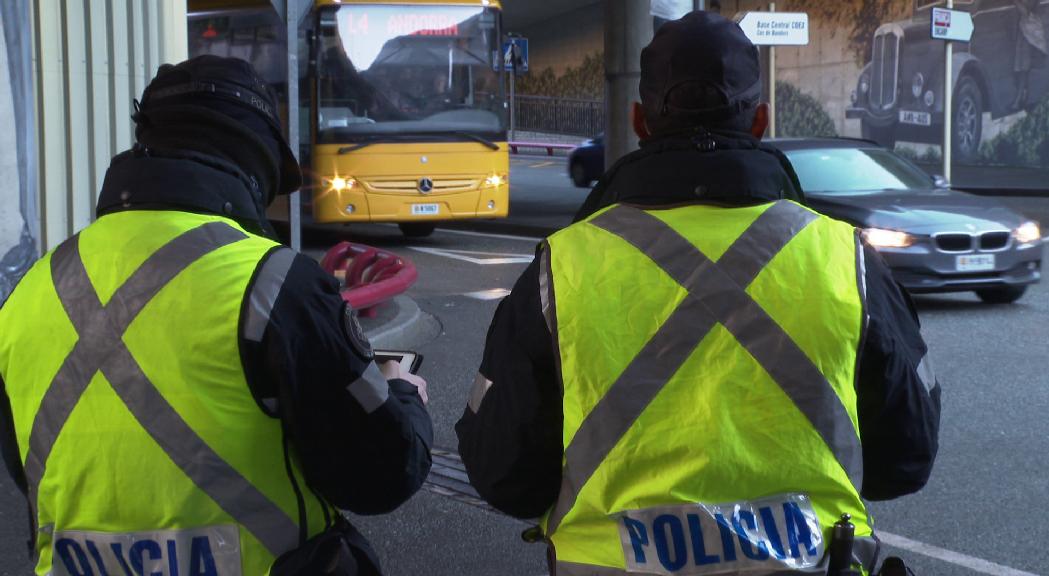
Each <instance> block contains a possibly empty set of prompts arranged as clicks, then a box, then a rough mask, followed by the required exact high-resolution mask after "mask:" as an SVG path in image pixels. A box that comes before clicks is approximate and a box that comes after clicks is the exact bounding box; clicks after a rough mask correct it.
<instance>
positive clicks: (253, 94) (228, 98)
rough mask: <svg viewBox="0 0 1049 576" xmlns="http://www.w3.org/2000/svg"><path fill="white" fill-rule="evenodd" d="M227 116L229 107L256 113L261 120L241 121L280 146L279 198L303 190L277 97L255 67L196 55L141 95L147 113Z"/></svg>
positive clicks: (168, 69) (164, 71) (163, 71)
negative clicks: (170, 109) (195, 110)
mask: <svg viewBox="0 0 1049 576" xmlns="http://www.w3.org/2000/svg"><path fill="white" fill-rule="evenodd" d="M209 102H210V103H213V105H212V106H210V108H213V109H215V110H217V111H220V112H221V111H223V109H224V108H225V107H226V105H227V104H233V105H235V106H238V107H240V108H242V109H247V110H251V111H253V112H255V113H256V114H257V115H258V116H259V117H260V118H261V119H262V120H263V121H264V125H265V128H263V127H262V124H259V123H258V122H242V124H244V126H245V127H246V128H248V129H250V130H251V131H253V132H255V133H259V132H260V131H268V133H265V134H258V135H259V136H260V137H261V138H262V139H263V141H265V142H269V141H276V142H277V145H278V148H279V150H278V153H279V156H280V158H279V159H278V162H279V168H280V182H279V183H278V184H277V193H278V194H289V193H291V192H294V191H295V190H298V189H299V188H300V187H301V186H302V172H301V170H300V169H299V163H298V161H297V160H296V159H295V155H294V154H293V153H292V151H291V148H290V147H289V146H288V142H287V140H285V139H284V133H283V132H282V130H281V125H280V118H279V117H278V116H277V97H276V95H275V94H274V92H273V89H272V88H270V86H269V85H268V84H266V82H265V81H264V80H262V78H260V77H259V75H258V74H257V73H256V72H255V69H254V68H252V66H251V64H249V63H247V62H245V61H244V60H240V59H237V58H222V57H220V56H211V55H205V56H197V57H196V58H191V59H189V60H186V61H184V62H180V63H179V64H175V65H172V64H165V65H163V66H161V67H160V69H159V70H157V75H156V77H155V78H153V81H152V82H150V83H149V86H146V90H145V91H144V92H143V93H142V102H141V103H140V104H139V108H140V109H141V110H142V111H143V112H147V113H148V112H149V111H150V110H151V109H155V108H161V107H164V106H185V105H201V106H208V103H209Z"/></svg>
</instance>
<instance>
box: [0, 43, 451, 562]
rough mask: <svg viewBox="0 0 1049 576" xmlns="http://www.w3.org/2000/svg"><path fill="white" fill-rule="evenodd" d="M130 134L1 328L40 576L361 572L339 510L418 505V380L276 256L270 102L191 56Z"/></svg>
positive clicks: (1, 427) (351, 533)
mask: <svg viewBox="0 0 1049 576" xmlns="http://www.w3.org/2000/svg"><path fill="white" fill-rule="evenodd" d="M136 108H139V106H138V103H136ZM135 120H136V123H137V129H136V139H137V144H136V145H135V147H134V149H133V150H131V151H129V152H126V153H124V154H121V155H119V156H117V157H116V158H114V159H113V162H112V165H111V166H110V168H109V171H108V172H107V173H106V178H105V184H104V186H103V189H102V191H101V194H100V197H99V201H98V211H97V213H98V220H97V221H96V222H95V223H94V224H92V225H90V226H88V227H87V228H86V229H84V230H82V231H80V233H79V234H77V235H75V236H74V237H72V238H70V239H69V240H67V241H65V242H63V243H62V244H61V245H59V246H58V248H56V249H55V250H54V251H52V252H50V253H48V254H47V255H45V256H44V258H42V259H41V260H40V261H39V262H38V263H37V264H36V265H35V266H34V267H33V269H32V270H31V271H30V272H29V273H28V274H27V275H26V276H25V277H24V279H23V280H22V281H21V283H20V284H19V285H18V286H17V288H16V289H15V290H14V292H13V293H12V295H11V296H10V298H9V299H8V300H7V301H6V302H5V303H4V304H3V307H2V308H0V392H2V394H0V446H2V453H3V456H4V460H5V462H6V464H7V467H8V469H9V470H10V472H11V474H12V476H13V477H14V478H15V480H16V483H17V484H18V485H19V486H20V487H21V488H22V490H23V492H24V493H26V495H27V498H28V501H29V507H30V516H31V517H30V522H31V524H32V527H33V528H32V534H31V541H30V546H31V552H32V553H35V555H36V557H37V559H36V573H37V574H53V575H55V576H72V575H76V576H85V575H113V576H115V575H118V574H119V575H130V574H153V575H164V576H184V575H187V574H191V575H210V576H230V575H244V576H249V575H260V574H267V573H270V570H271V568H272V573H273V574H328V573H333V574H378V573H379V569H378V562H377V560H376V558H375V554H374V552H372V550H371V549H370V547H369V546H368V544H367V542H366V541H365V540H364V539H363V537H362V536H361V535H360V534H359V533H358V532H356V531H355V530H354V529H353V528H352V527H350V526H349V525H348V524H347V523H346V521H345V520H344V519H343V517H342V515H341V513H340V512H339V509H349V510H352V511H354V512H358V513H362V514H378V513H384V512H388V511H390V510H392V509H394V508H396V507H397V506H399V505H400V504H401V503H402V502H404V501H405V500H406V499H407V498H409V497H410V496H411V495H412V494H413V493H414V492H415V491H416V490H417V489H418V488H419V487H420V485H421V484H422V482H423V480H424V479H425V477H426V474H427V472H428V471H429V466H430V456H429V448H430V445H431V443H432V434H433V433H432V428H431V423H430V419H429V416H428V414H427V412H426V409H425V407H424V402H425V382H423V381H422V380H421V379H418V378H416V377H414V376H411V375H404V374H399V373H397V372H396V370H395V369H393V368H392V367H386V372H385V373H384V372H383V371H382V370H383V369H381V368H380V367H378V366H377V365H376V364H375V362H374V361H373V358H372V352H371V350H370V348H369V346H368V343H367V340H366V339H365V338H364V336H363V333H362V332H361V329H360V325H359V324H358V323H357V321H356V317H355V316H354V315H353V314H352V313H351V310H349V309H348V308H347V307H346V305H345V304H344V303H343V302H342V300H341V298H340V297H339V292H338V286H337V283H336V282H335V280H334V279H333V278H331V277H330V276H326V275H325V274H324V273H323V271H322V270H321V269H320V267H319V266H318V265H317V264H316V262H314V261H312V260H311V259H309V258H307V257H304V256H301V255H299V254H296V253H295V252H293V251H291V250H289V249H287V248H284V247H282V246H281V245H280V244H278V243H277V242H276V241H274V240H273V239H272V234H271V233H270V232H271V228H270V225H269V224H268V223H267V221H266V218H265V214H264V211H265V208H266V206H267V204H269V203H270V202H271V201H272V200H273V199H274V196H275V195H277V194H286V193H289V192H291V191H293V190H295V189H297V188H298V187H299V186H300V183H301V176H300V173H299V169H298V165H297V163H296V161H295V158H294V157H293V156H292V154H291V151H290V150H289V148H288V145H287V143H286V142H285V141H284V139H283V137H282V136H281V131H280V126H279V123H278V118H277V116H276V102H275V99H274V98H273V95H272V91H270V89H269V88H267V86H266V85H265V84H264V83H263V82H262V81H261V80H260V79H259V78H258V77H257V75H256V74H255V72H254V71H253V70H252V69H251V66H250V65H248V64H247V63H246V62H243V61H240V60H234V59H225V58H217V57H211V56H205V57H199V58H196V59H193V60H189V61H187V62H183V63H181V64H179V65H177V66H170V65H166V66H164V67H161V69H160V71H159V72H158V74H157V77H156V78H155V79H154V80H153V82H152V83H151V84H150V85H149V86H148V87H147V88H146V90H145V92H144V94H143V97H142V102H141V106H140V109H138V111H137V113H136V114H135ZM316 561H321V562H323V563H325V564H333V565H337V566H338V568H337V569H334V571H332V572H328V571H325V569H326V567H325V568H317V567H313V568H311V567H310V566H311V564H310V563H311V562H316ZM275 563H276V565H275ZM278 567H279V568H278Z"/></svg>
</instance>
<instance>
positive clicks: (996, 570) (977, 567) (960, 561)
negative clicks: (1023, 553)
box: [877, 530, 1038, 576]
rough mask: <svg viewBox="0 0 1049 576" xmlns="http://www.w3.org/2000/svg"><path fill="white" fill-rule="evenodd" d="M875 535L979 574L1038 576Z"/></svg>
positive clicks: (920, 544)
mask: <svg viewBox="0 0 1049 576" xmlns="http://www.w3.org/2000/svg"><path fill="white" fill-rule="evenodd" d="M877 534H878V539H879V540H881V541H882V542H884V543H886V544H888V545H889V546H893V547H895V548H900V549H902V550H907V551H908V552H914V553H915V554H921V555H922V556H928V557H930V558H935V559H937V560H942V561H944V562H947V563H948V564H954V565H955V566H961V567H962V568H968V569H969V570H973V571H975V572H980V573H981V574H990V575H991V576H1038V575H1037V574H1034V573H1031V572H1024V571H1023V570H1017V569H1015V568H1010V567H1008V566H1002V565H1001V564H995V563H994V562H988V561H987V560H981V559H980V558H974V557H972V556H967V555H965V554H961V553H959V552H953V551H951V550H945V549H943V548H938V547H936V546H933V545H931V544H926V543H924V542H918V541H916V540H911V539H910V538H906V537H904V536H898V535H896V534H890V533H888V532H882V531H880V530H879V531H878V532H877Z"/></svg>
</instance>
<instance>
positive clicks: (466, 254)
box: [409, 246, 535, 266]
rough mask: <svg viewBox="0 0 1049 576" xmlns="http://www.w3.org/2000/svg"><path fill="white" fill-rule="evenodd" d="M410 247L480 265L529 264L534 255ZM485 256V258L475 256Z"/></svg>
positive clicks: (417, 250)
mask: <svg viewBox="0 0 1049 576" xmlns="http://www.w3.org/2000/svg"><path fill="white" fill-rule="evenodd" d="M409 248H410V249H412V250H415V251H416V252H423V253H424V254H433V255H434V256H443V257H445V258H451V259H453V260H461V261H463V262H469V263H471V264H478V265H481V266H494V265H498V264H531V263H532V260H535V256H532V255H522V254H505V253H500V252H475V251H472V250H448V249H444V248H423V247H421V246H409ZM477 256H487V258H477Z"/></svg>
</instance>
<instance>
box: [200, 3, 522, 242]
mask: <svg viewBox="0 0 1049 576" xmlns="http://www.w3.org/2000/svg"><path fill="white" fill-rule="evenodd" d="M259 4H260V3H258V2H255V3H252V2H245V0H239V1H237V0H230V1H227V2H222V1H221V0H191V1H190V3H189V7H190V20H189V38H190V53H191V55H197V54H203V53H210V54H217V55H223V56H238V57H242V58H245V59H247V60H249V61H252V63H253V64H255V65H256V68H257V69H259V72H260V74H262V75H263V76H264V77H267V79H269V77H270V76H272V78H273V80H271V81H272V82H273V84H274V86H275V87H276V88H277V89H278V91H281V90H282V86H283V85H282V84H281V80H280V77H281V74H282V73H283V71H284V70H286V66H285V65H284V64H283V63H280V62H276V61H274V60H273V58H272V57H271V55H272V54H273V50H272V48H267V42H270V43H273V42H277V41H279V42H281V43H283V36H284V35H283V34H282V33H280V32H281V29H280V28H279V21H276V20H275V18H276V16H275V14H273V12H272V10H270V9H268V8H267V7H266V6H265V4H266V3H265V2H263V3H261V4H262V5H261V6H260V5H259ZM267 18H268V19H270V22H271V24H272V23H275V24H277V25H278V27H277V28H276V29H275V30H276V32H273V31H271V30H273V29H272V26H271V25H270V24H267V23H266V19H267ZM303 26H304V30H303V31H302V32H301V33H300V42H299V44H300V45H299V46H298V47H297V49H298V51H299V53H300V54H301V55H302V56H301V57H300V61H302V63H303V66H301V67H300V68H301V72H300V82H299V86H300V100H301V101H302V105H303V106H302V108H301V110H300V118H301V119H302V121H301V122H300V127H301V128H300V130H301V132H302V138H303V139H304V142H303V144H306V145H305V146H302V147H301V148H300V150H301V151H302V152H303V154H302V162H303V168H304V170H303V171H304V173H305V175H306V182H307V185H306V186H307V191H308V192H310V193H311V194H310V196H312V199H311V202H310V201H308V202H309V203H311V204H312V209H313V219H314V221H316V222H319V223H337V222H396V223H398V224H399V225H400V227H401V230H402V231H403V232H404V234H405V235H407V236H426V235H428V234H430V233H431V232H433V229H434V226H435V223H436V222H439V221H446V220H458V219H465V218H505V217H506V216H507V214H508V211H509V197H510V193H509V191H510V185H509V172H510V160H509V147H508V145H507V136H506V135H507V130H506V123H507V122H506V120H507V115H508V106H507V99H506V81H505V75H506V74H507V72H506V67H505V66H504V64H503V58H502V54H501V44H502V40H501V38H502V35H501V6H500V4H499V2H498V1H497V0H414V1H413V0H396V1H387V2H382V1H378V2H376V1H374V0H373V1H361V0H315V2H314V5H313V9H312V11H311V13H310V14H309V16H308V17H307V20H306V22H305V24H304V25H303ZM293 46H294V44H293ZM286 76H287V75H286V74H284V77H285V78H286ZM307 105H308V107H307Z"/></svg>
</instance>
